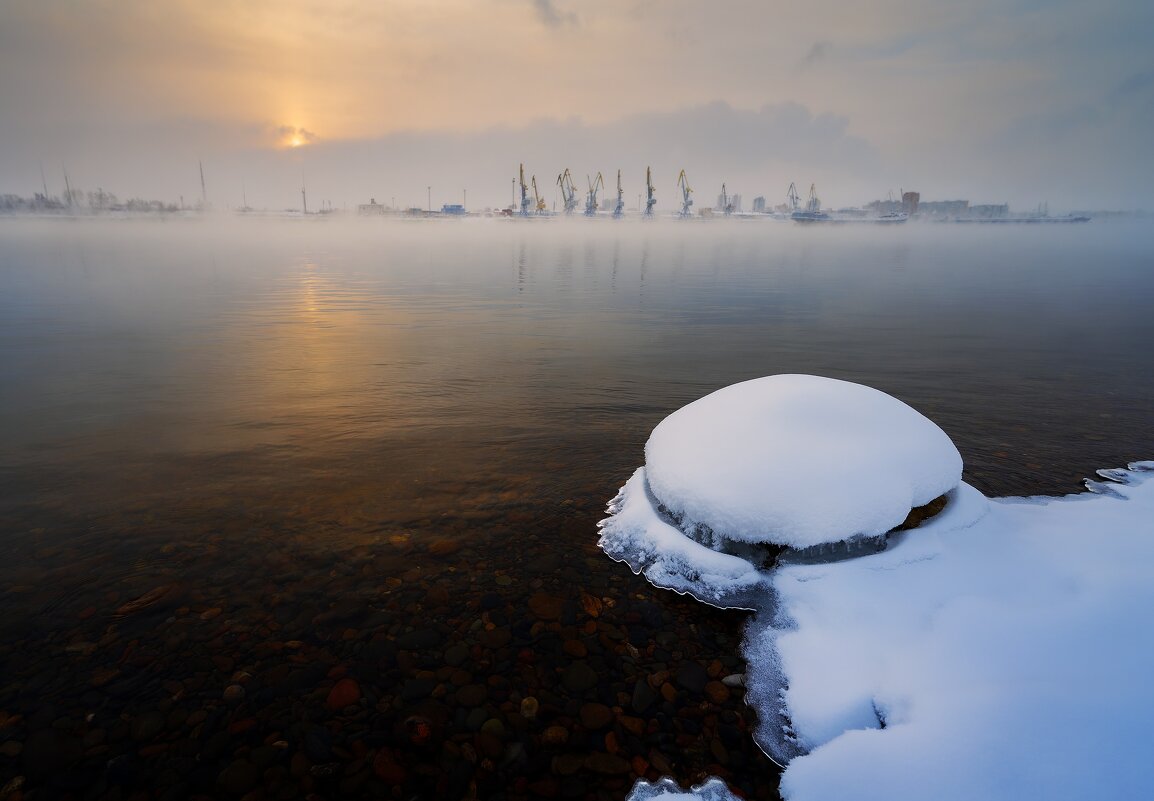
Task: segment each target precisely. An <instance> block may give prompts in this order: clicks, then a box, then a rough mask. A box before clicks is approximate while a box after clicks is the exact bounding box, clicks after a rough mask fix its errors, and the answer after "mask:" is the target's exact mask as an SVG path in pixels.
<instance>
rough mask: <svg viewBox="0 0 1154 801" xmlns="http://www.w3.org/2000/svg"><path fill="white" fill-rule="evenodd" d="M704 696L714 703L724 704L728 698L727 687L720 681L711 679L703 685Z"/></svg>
mask: <svg viewBox="0 0 1154 801" xmlns="http://www.w3.org/2000/svg"><path fill="white" fill-rule="evenodd" d="M705 697H706V698H708V699H709V700H710V701H712V702H713V703H715V704H724V703H725V702H726V701H728V700H729V688H728V687H726V686H725V685H724V684H722V683H721V682H720V681H711V682H709V683H708V684H706V685H705Z"/></svg>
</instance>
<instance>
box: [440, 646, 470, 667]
mask: <svg viewBox="0 0 1154 801" xmlns="http://www.w3.org/2000/svg"><path fill="white" fill-rule="evenodd" d="M468 658H469V646H467V645H464V644H463V643H456V644H454V645H450V646H449V647H448V648H446V649H445V656H444V659H445V664H446V665H452V666H453V667H457V666H458V665H460V664H462V663H463V662H464V661H465V660H466V659H468Z"/></svg>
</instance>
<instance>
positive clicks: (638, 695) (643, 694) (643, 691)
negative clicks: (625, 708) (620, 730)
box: [632, 679, 657, 715]
mask: <svg viewBox="0 0 1154 801" xmlns="http://www.w3.org/2000/svg"><path fill="white" fill-rule="evenodd" d="M656 701H657V693H655V692H653V688H652V687H650V686H649V682H647V681H646V680H645V679H638V680H637V682H636V683H635V684H634V685H633V699H632V706H633V711H634V712H636V713H637V714H639V715H641V714H644V713H645V711H646V710H648V709H649V707H651V706H653V704H654V703H655V702H656Z"/></svg>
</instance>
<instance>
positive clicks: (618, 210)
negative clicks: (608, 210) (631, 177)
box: [613, 170, 625, 217]
mask: <svg viewBox="0 0 1154 801" xmlns="http://www.w3.org/2000/svg"><path fill="white" fill-rule="evenodd" d="M624 213H625V193H624V192H623V191H622V189H621V170H618V171H617V205H616V206H614V207H613V216H614V217H620V216H621V215H622V214H624Z"/></svg>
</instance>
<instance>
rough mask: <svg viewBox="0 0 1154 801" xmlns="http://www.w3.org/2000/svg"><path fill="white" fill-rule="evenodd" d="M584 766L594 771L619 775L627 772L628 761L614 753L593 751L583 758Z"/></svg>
mask: <svg viewBox="0 0 1154 801" xmlns="http://www.w3.org/2000/svg"><path fill="white" fill-rule="evenodd" d="M585 767H587V768H588V769H589V770H591V771H593V772H594V773H601V774H604V775H609V776H612V775H619V774H623V773H628V772H629V763H628V762H626V761H625V760H624V759H622V758H621V757H619V756H615V755H614V754H606V753H603V752H601V751H595V752H593V753H592V754H590V755H589V756H588V757H586V758H585Z"/></svg>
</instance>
